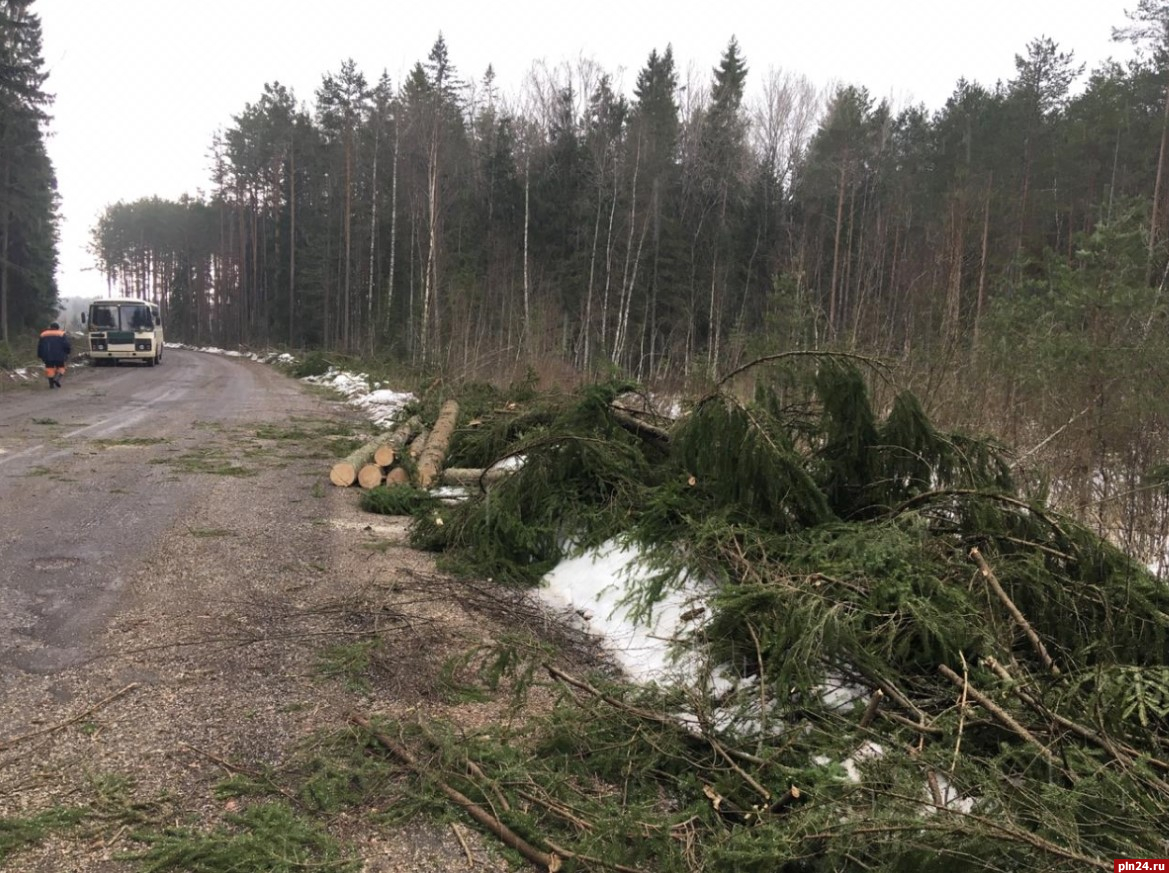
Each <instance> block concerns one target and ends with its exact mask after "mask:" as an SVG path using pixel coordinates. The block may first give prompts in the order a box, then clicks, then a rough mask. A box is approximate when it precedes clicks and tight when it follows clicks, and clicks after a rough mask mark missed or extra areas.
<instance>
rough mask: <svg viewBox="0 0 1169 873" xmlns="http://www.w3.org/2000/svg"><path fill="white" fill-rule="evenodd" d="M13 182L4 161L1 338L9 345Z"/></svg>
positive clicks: (0, 244)
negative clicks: (10, 200)
mask: <svg viewBox="0 0 1169 873" xmlns="http://www.w3.org/2000/svg"><path fill="white" fill-rule="evenodd" d="M11 184H12V165H11V164H9V163H8V162H7V161H5V162H4V187H3V188H0V196H3V198H4V202H3V206H0V340H3V341H4V344H5V345H7V344H8V341H9V335H8V246H9V225H10V224H11V222H12V210H11V209H9V207H8V197H9V186H10V185H11Z"/></svg>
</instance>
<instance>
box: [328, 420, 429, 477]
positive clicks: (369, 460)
mask: <svg viewBox="0 0 1169 873" xmlns="http://www.w3.org/2000/svg"><path fill="white" fill-rule="evenodd" d="M421 429H422V424H421V422H420V421H419V420H418V419H417V418H411V419H409V420H408V421H404V422H402V423H401V424H399V425H398V426H397V427H396V428H394V430H393V431H391V432H390V433H389V434H388V435H383V436H380V437H378V438H377V439H374V440H371V441H370V442H367V443H366V444H365V445H363V446H361V448H359V449H357V450H355V451H354V452H352V453H351V454H350V455H348V456H347V457H345V458H344V459H342V460H340V461H338V462H337V463H335V464H334V465H333V467H332V469H330V470H329V481H330V482H332V483H333V484H334V485H337V486H339V487H341V488H348V487H349V486H351V485H354V484H357V485H359V486H360V487H362V488H376V487H377V486H378V485H381V484H382V482H383V481H384V479H385V475H386V470H387V469H388V468H389V467H390V466H391V465H392V464H393V463H394V459H395V458H397V457H398V456H399V454H400V453H401V452H402V450H403V448H405V446H406V444H407V443H408V442H409V441H410V438H411V437H413V436H414V435H415V434H417V433H418V432H419V431H420V430H421Z"/></svg>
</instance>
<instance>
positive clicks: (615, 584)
mask: <svg viewBox="0 0 1169 873" xmlns="http://www.w3.org/2000/svg"><path fill="white" fill-rule="evenodd" d="M648 576H649V570H648V569H647V568H646V567H645V565H644V564H643V563H641V562H639V561H638V555H637V552H635V551H634V550H633V549H631V548H629V547H627V546H621V545H618V544H617V543H612V542H610V543H606V544H605V545H604V546H602V547H601V548H599V549H593V550H590V551H588V552H586V553H585V554H583V555H581V556H579V557H575V558H568V559H567V560H564V561H561V562H560V564H558V565H557V566H556V567H555V568H554V569H553V570H552V571H551V572H549V573H548V574H547V575H546V576H545V577H544V580H543V584H542V585H541V586H540V590H539V596H540V598H541V600H543V601H544V602H545V603H546V604H548V605H549V606H551V607H552V608H553V609H554V610H557V611H560V612H571V613H573V614H575V615H576V616H578V617H579V618H580V619H581V620H582V621H583V622H584V623H585V625H586V626H587V627H588V629H589V631H590V632H591V633H594V634H596V635H597V636H599V637H601V638H602V639H603V640H604V645H605V647H606V649H608V651H609V652H610V654H611V655H612V656H613V658H614V659H615V660H616V661H617V663H618V664H619V665H620V666H621V667H622V668H623V669H624V670H625V672H626V673H627V674H628V675H629V677H630V678H631V679H633V680H635V681H637V682H659V683H665V682H668V681H670V680H674V679H677V678H679V669H680V668H681V671H682V672H683V673H685V672H686V667H687V666H688V665H686V664H684V663H683V664H679V663H677V662H676V659H675V657H674V654H673V652H672V643H673V642H675V641H676V640H681V639H684V638H685V637H686V636H688V635H689V634H690V632H692V631H693V630H694V627H695V625H694V622H693V619H692V618H689V619H688V618H686V616H691V615H692V614H693V613H694V611H695V608H696V606H699V605H701V604H700V601H701V595H700V592H698V591H697V590H696V589H691V590H686V589H680V590H670V591H668V592H666V594H665V597H664V598H663V600H662V601H661V602H660V603H658V604H655V605H654V607H653V610H652V613H651V615H650V617H649V621H648V622H638V621H637V620H636V616H635V615H634V614H633V606H632V604H631V603H630V602H629V595H630V593H631V592H632V591H634V590H635V589H636V586H637V585H638V584H639V583H641V582H644V581H645V580H646V579H647V578H648ZM690 666H692V665H690Z"/></svg>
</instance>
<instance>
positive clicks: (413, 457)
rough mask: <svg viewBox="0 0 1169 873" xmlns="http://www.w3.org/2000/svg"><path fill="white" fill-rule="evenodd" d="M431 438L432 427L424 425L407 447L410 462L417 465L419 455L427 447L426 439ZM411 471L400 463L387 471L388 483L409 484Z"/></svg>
mask: <svg viewBox="0 0 1169 873" xmlns="http://www.w3.org/2000/svg"><path fill="white" fill-rule="evenodd" d="M428 439H430V428H428V427H424V428H422V429H421V430H420V431H418V434H417V436H415V437H414V439H412V440H410V445H409V446H407V447H406V454H407V455H409V456H410V463H412V464H414V465H415V466H417V464H418V456H419V455H421V454H422V450H423V449H425V448H426V441H427V440H428ZM409 484H410V471H409V470H407V469H406V468H405V467H403V466H402V465H401V464H399V465H398V466H397V467H394V468H393V469H392V470H390V471H389V472H388V473H386V485H409Z"/></svg>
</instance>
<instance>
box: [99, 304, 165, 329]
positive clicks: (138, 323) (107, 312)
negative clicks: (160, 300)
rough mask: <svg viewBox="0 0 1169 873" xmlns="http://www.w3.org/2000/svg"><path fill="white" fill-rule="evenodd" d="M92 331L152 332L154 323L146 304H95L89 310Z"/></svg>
mask: <svg viewBox="0 0 1169 873" xmlns="http://www.w3.org/2000/svg"><path fill="white" fill-rule="evenodd" d="M89 327H90V330H150V329H151V328H153V327H154V321H153V319H151V317H150V307H149V306H147V305H146V304H145V303H95V304H93V306H91V307H90V310H89Z"/></svg>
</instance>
